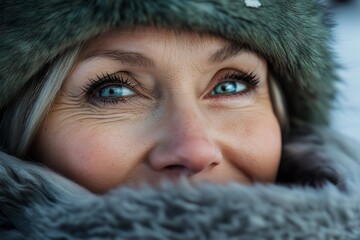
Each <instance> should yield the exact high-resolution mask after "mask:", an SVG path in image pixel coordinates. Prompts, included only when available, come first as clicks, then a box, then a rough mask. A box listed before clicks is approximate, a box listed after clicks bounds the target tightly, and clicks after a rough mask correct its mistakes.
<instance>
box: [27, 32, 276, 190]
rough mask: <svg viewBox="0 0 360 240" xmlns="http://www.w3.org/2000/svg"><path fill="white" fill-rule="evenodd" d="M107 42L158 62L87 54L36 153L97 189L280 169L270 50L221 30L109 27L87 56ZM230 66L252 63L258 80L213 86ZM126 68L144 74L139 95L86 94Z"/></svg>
mask: <svg viewBox="0 0 360 240" xmlns="http://www.w3.org/2000/svg"><path fill="white" fill-rule="evenodd" d="M104 49H105V50H106V51H115V52H116V51H125V52H131V53H139V54H140V55H141V56H144V57H147V58H149V59H151V60H152V61H153V63H154V66H153V68H148V65H146V64H145V65H144V66H143V67H141V66H139V65H137V66H129V64H126V63H124V61H123V60H122V61H118V59H117V60H114V59H109V58H100V57H96V58H91V59H87V60H83V61H81V58H80V59H79V60H78V62H77V63H76V65H75V67H74V69H73V71H72V72H71V73H70V75H69V76H68V78H67V79H66V80H65V82H64V84H63V86H62V89H61V94H60V95H59V96H58V98H57V99H56V101H55V103H54V105H53V106H52V107H51V111H50V113H49V115H48V116H47V118H46V120H45V121H44V122H43V124H42V127H41V129H40V131H39V133H38V134H37V137H36V139H35V144H34V148H35V149H36V151H35V153H36V154H37V157H38V158H41V159H42V160H43V162H45V163H46V164H47V165H48V166H49V167H51V168H52V169H54V170H56V171H58V172H60V173H61V174H63V175H65V176H67V177H69V178H70V179H72V180H74V181H76V182H78V183H79V184H81V185H83V186H85V187H86V188H88V189H89V190H91V191H94V192H97V193H102V192H106V191H108V190H110V189H111V188H113V187H116V186H117V185H120V184H135V185H137V184H142V183H148V184H151V185H153V184H154V185H157V184H159V183H160V182H161V181H163V180H170V181H172V180H176V179H178V178H179V177H180V176H181V174H185V175H186V176H187V177H188V178H189V180H191V181H210V182H218V183H225V182H229V181H239V182H243V183H247V184H249V183H254V182H255V181H259V182H271V181H273V180H274V179H275V176H276V172H277V168H278V164H279V160H280V152H281V133H280V127H279V124H278V122H277V119H276V117H275V115H274V113H273V110H272V104H271V101H270V96H269V91H268V84H267V76H268V72H267V71H268V70H267V64H266V62H265V60H264V59H262V58H260V57H259V56H257V55H256V54H254V53H251V52H248V51H245V50H243V49H241V48H240V47H239V46H236V48H235V47H234V46H232V44H231V43H230V42H227V41H225V40H223V39H220V38H217V37H213V36H200V37H199V36H198V35H196V34H190V33H182V34H179V33H176V34H174V33H172V32H168V31H161V30H158V29H157V30H155V29H151V28H150V29H145V30H142V31H136V30H135V31H131V32H121V31H113V32H110V33H106V34H104V35H103V36H100V37H98V38H97V39H96V40H94V41H93V42H90V43H89V44H88V49H84V50H83V51H84V53H83V54H82V56H86V53H89V52H94V51H98V50H99V51H101V50H104ZM98 53H99V52H98ZM108 53H110V52H108ZM214 54H215V55H214ZM211 56H217V57H216V59H217V60H218V62H217V63H210V62H211ZM127 57H128V56H127ZM132 64H133V65H136V64H135V63H134V62H132ZM229 70H231V71H234V72H236V71H242V72H245V73H248V72H252V73H253V75H255V76H256V77H257V78H259V83H258V84H257V87H256V88H249V92H247V93H244V94H241V95H236V96H235V95H234V96H230V95H222V96H221V97H215V96H211V95H210V92H211V91H212V89H214V87H215V86H216V85H217V84H219V81H221V82H222V81H223V77H224V76H225V75H226V74H225V73H227V72H228V71H229ZM120 71H126V72H127V73H126V74H131V78H133V79H134V81H137V82H138V83H139V85H140V84H141V86H142V87H143V88H144V89H143V90H144V91H143V90H141V89H135V92H137V94H139V95H140V97H135V98H130V99H129V100H128V101H126V102H124V103H122V102H119V103H117V104H115V105H113V104H98V103H96V102H93V99H90V101H88V99H87V98H86V97H85V95H84V93H83V90H82V89H83V88H84V86H86V85H87V84H89V79H94V76H96V75H102V74H103V73H105V74H106V73H108V74H113V73H117V72H120ZM229 80H231V79H229ZM245 85H247V84H245ZM81 90H82V91H81ZM97 90H98V89H97ZM145 92H147V93H148V94H149V96H146V97H145V96H144V97H141V94H143V93H145ZM48 146H51V149H52V151H51V152H49V151H48V149H49V148H48ZM55 153H61V154H55ZM179 174H180V175H179ZM187 174H190V175H187Z"/></svg>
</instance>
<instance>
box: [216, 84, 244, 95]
mask: <svg viewBox="0 0 360 240" xmlns="http://www.w3.org/2000/svg"><path fill="white" fill-rule="evenodd" d="M244 90H246V85H245V84H244V83H241V82H235V81H229V82H222V83H219V84H218V85H216V86H215V88H214V89H213V90H212V92H211V95H217V94H232V93H238V92H241V91H244Z"/></svg>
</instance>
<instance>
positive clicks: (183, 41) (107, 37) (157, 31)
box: [80, 27, 234, 58]
mask: <svg viewBox="0 0 360 240" xmlns="http://www.w3.org/2000/svg"><path fill="white" fill-rule="evenodd" d="M230 45H234V44H233V43H231V42H230V41H228V40H226V39H223V38H220V37H218V36H215V35H212V34H208V33H198V32H190V31H174V30H168V29H162V28H154V27H136V28H132V29H114V30H112V31H109V32H107V33H104V34H102V35H100V36H98V37H96V38H94V39H92V40H90V41H89V42H88V43H87V44H86V45H85V46H84V48H83V50H82V52H81V55H80V56H81V58H84V57H86V56H88V55H91V53H92V52H94V51H97V50H99V49H109V50H110V49H117V48H122V49H124V48H126V49H128V50H130V51H136V50H139V47H141V49H142V51H144V52H148V51H153V50H156V49H157V48H161V49H163V48H164V47H166V46H169V47H179V48H184V49H192V50H196V49H198V50H203V49H205V48H206V49H208V51H213V52H214V51H216V50H218V49H219V48H221V47H224V46H230Z"/></svg>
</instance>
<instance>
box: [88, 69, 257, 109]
mask: <svg viewBox="0 0 360 240" xmlns="http://www.w3.org/2000/svg"><path fill="white" fill-rule="evenodd" d="M229 81H235V82H242V83H244V84H246V85H247V89H246V90H244V91H240V92H236V93H231V94H224V95H218V96H217V95H216V96H209V98H223V97H227V98H228V97H236V96H239V95H246V94H249V93H251V92H252V91H253V90H255V89H256V88H257V87H258V83H259V78H258V77H257V76H256V74H254V73H252V72H250V73H245V72H242V71H235V70H229V71H228V72H227V73H226V74H225V75H223V76H222V77H221V79H220V80H218V81H217V83H216V84H215V86H217V85H218V84H220V83H223V82H229ZM113 84H120V85H122V86H125V87H127V88H129V89H130V90H132V91H134V92H135V93H136V92H137V91H136V90H135V89H136V88H137V87H138V84H137V83H136V82H135V81H134V80H133V79H132V78H131V77H130V76H128V75H125V76H124V75H119V74H108V73H103V74H101V75H100V76H99V75H96V77H95V78H90V79H89V83H88V84H87V85H86V86H85V87H84V88H83V89H82V91H83V93H84V95H85V98H86V101H87V102H89V103H92V104H98V103H99V102H100V103H101V104H117V103H119V102H123V103H124V102H128V101H129V100H131V99H133V98H136V97H137V96H136V95H134V96H127V97H118V98H115V97H114V98H101V97H98V96H96V94H97V92H98V90H100V89H101V88H103V87H106V86H110V85H113ZM215 86H213V88H214V87H215ZM208 95H209V94H208Z"/></svg>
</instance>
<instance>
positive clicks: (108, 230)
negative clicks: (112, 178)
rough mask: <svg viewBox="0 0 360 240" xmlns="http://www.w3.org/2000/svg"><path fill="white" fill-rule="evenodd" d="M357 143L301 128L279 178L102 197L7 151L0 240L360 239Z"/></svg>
mask: <svg viewBox="0 0 360 240" xmlns="http://www.w3.org/2000/svg"><path fill="white" fill-rule="evenodd" d="M354 147H355V146H354V144H353V143H352V142H351V141H348V140H346V139H345V138H343V137H339V135H338V134H337V133H334V132H333V131H332V130H329V129H311V131H309V129H305V130H304V129H303V130H301V131H295V132H293V134H292V135H291V136H290V138H289V139H288V141H287V144H286V145H285V146H284V152H283V159H282V165H281V168H280V170H279V179H278V182H279V183H278V184H255V185H252V186H246V185H241V184H238V183H229V184H226V185H214V184H207V183H199V184H189V183H188V182H186V181H185V180H184V181H181V182H180V183H178V184H176V186H174V185H172V184H164V185H163V186H162V187H158V188H154V187H150V186H142V187H137V188H131V187H127V186H120V187H118V188H117V189H114V190H112V191H110V192H108V193H107V194H104V195H95V194H93V193H91V192H89V191H87V190H85V189H84V188H82V187H80V186H79V185H77V184H75V183H73V182H71V181H70V180H68V179H65V178H63V177H61V176H60V175H58V174H56V173H54V172H52V171H51V170H49V169H47V168H45V167H43V166H40V165H38V164H35V163H30V162H26V161H23V160H19V159H16V158H15V157H12V156H9V155H7V154H5V153H0V239H2V240H6V239H17V240H21V239H36V240H42V239H194V240H195V239H196V240H199V239H224V240H225V239H327V240H328V239H360V230H359V223H360V189H359V188H358V184H359V183H360V165H359V162H358V160H360V158H359V154H357V156H356V148H354ZM300 183H301V184H302V185H300Z"/></svg>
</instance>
